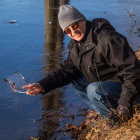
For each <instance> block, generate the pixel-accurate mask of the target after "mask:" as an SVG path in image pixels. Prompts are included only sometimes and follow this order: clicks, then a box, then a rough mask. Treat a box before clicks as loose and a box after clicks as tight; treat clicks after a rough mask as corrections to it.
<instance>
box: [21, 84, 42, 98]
mask: <svg viewBox="0 0 140 140" xmlns="http://www.w3.org/2000/svg"><path fill="white" fill-rule="evenodd" d="M22 89H27V92H26V94H27V95H32V96H35V95H37V94H39V93H41V92H42V91H43V88H42V87H41V85H40V84H39V83H33V84H29V85H25V86H23V87H22Z"/></svg>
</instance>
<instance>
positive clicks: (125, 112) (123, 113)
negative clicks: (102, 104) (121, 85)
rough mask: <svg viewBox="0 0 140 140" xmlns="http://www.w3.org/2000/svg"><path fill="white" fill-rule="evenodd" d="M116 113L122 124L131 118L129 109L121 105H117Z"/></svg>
mask: <svg viewBox="0 0 140 140" xmlns="http://www.w3.org/2000/svg"><path fill="white" fill-rule="evenodd" d="M117 113H118V116H119V117H120V119H121V120H122V121H123V122H127V121H128V120H129V119H130V118H131V115H132V113H131V111H130V109H129V108H128V107H126V106H122V105H118V107H117Z"/></svg>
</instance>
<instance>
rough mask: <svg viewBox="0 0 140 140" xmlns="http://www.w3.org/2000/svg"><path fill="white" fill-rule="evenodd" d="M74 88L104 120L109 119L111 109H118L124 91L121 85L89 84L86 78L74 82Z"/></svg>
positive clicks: (111, 83) (106, 83) (108, 83)
mask: <svg viewBox="0 0 140 140" xmlns="http://www.w3.org/2000/svg"><path fill="white" fill-rule="evenodd" d="M72 87H73V88H74V89H75V90H76V92H77V93H78V94H79V95H80V96H81V97H82V98H83V99H84V101H85V102H86V103H87V105H88V106H90V108H91V109H93V110H94V111H96V112H97V113H99V114H101V115H102V116H103V117H104V118H108V117H107V115H108V113H110V112H111V111H110V108H114V109H116V108H117V106H118V100H119V98H120V93H121V91H122V84H121V83H116V82H93V83H91V84H89V83H88V82H87V81H86V80H85V79H84V78H80V79H78V80H75V81H73V82H72ZM139 103H140V100H139Z"/></svg>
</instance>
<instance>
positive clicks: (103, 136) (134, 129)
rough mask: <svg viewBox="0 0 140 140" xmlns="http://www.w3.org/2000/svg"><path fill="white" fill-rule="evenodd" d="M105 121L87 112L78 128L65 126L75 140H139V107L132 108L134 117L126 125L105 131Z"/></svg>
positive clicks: (91, 111)
mask: <svg viewBox="0 0 140 140" xmlns="http://www.w3.org/2000/svg"><path fill="white" fill-rule="evenodd" d="M106 123H107V120H106V119H104V118H102V117H101V116H100V115H98V114H97V113H96V112H95V111H93V110H89V111H88V113H87V114H86V115H85V119H84V120H83V122H82V123H81V124H80V125H79V126H78V127H76V126H74V125H72V124H71V125H66V129H67V132H68V133H70V134H71V136H72V138H74V139H76V140H126V139H128V140H140V105H138V106H135V107H134V115H133V118H131V119H130V120H129V121H128V123H123V124H122V125H121V126H117V128H116V127H113V128H112V129H107V130H106V129H105V126H106Z"/></svg>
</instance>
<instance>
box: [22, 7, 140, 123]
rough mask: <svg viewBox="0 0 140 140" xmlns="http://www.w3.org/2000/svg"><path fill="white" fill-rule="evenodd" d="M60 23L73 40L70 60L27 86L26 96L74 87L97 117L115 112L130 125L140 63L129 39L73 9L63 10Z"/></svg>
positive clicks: (60, 14)
mask: <svg viewBox="0 0 140 140" xmlns="http://www.w3.org/2000/svg"><path fill="white" fill-rule="evenodd" d="M58 20H59V24H60V26H61V28H62V30H63V31H64V33H65V34H67V35H68V36H69V37H70V38H71V40H70V42H69V45H68V49H69V54H68V57H67V59H66V60H65V61H64V62H63V64H62V65H61V67H60V68H59V69H58V70H56V71H54V72H53V73H52V74H50V75H48V76H47V77H45V78H44V79H42V80H40V81H39V82H38V83H34V84H31V85H26V86H24V87H23V89H28V91H27V95H37V94H38V93H42V94H44V93H46V92H49V91H50V90H53V89H55V88H58V87H61V86H64V85H67V84H69V83H72V86H73V87H74V88H75V89H76V91H77V93H78V94H79V95H80V96H81V97H82V98H83V99H84V100H85V101H86V103H87V104H88V105H89V106H90V107H91V108H92V109H93V110H95V111H97V113H99V114H101V115H102V116H104V117H105V118H108V114H109V113H110V112H111V111H113V109H115V110H116V111H113V113H111V117H110V118H112V116H114V115H115V117H116V116H117V119H118V118H119V117H121V119H122V120H123V121H127V120H128V119H129V118H130V114H131V109H132V105H133V104H134V102H136V98H137V99H139V98H140V97H139V96H140V95H139V92H138V83H139V79H140V63H139V61H138V60H137V59H136V56H135V53H134V52H133V51H132V49H131V48H130V46H129V44H128V42H127V40H126V38H125V37H124V36H122V35H121V34H119V33H118V32H116V31H115V29H114V27H113V26H112V25H111V24H110V23H109V22H108V21H107V20H105V19H94V20H93V21H88V20H86V17H85V16H84V15H83V14H82V13H80V12H79V11H78V10H77V9H76V8H75V7H73V6H71V5H63V6H61V7H60V9H59V13H58ZM42 91H45V92H42ZM137 103H138V102H137Z"/></svg>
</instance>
